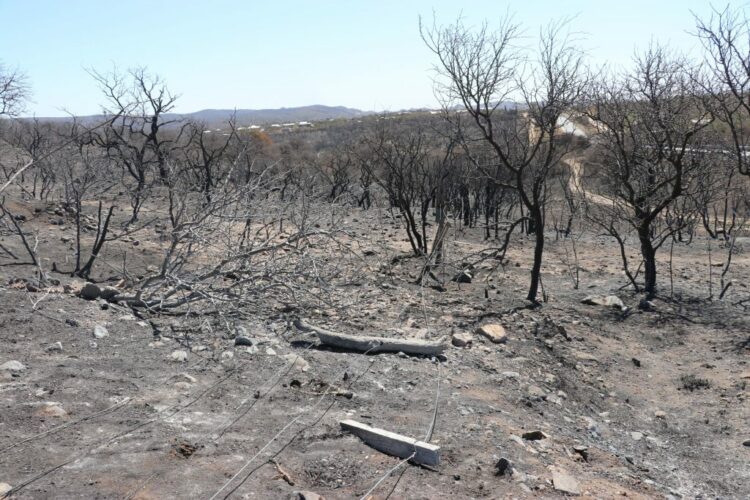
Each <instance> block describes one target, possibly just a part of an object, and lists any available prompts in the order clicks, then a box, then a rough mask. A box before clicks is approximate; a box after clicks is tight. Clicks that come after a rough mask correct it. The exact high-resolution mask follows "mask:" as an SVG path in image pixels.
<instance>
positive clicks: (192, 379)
mask: <svg viewBox="0 0 750 500" xmlns="http://www.w3.org/2000/svg"><path fill="white" fill-rule="evenodd" d="M175 378H176V379H182V381H183V382H190V383H191V384H195V383H196V382H198V379H196V378H195V377H193V376H192V375H189V374H187V373H184V372H183V373H178V374H177V375H175Z"/></svg>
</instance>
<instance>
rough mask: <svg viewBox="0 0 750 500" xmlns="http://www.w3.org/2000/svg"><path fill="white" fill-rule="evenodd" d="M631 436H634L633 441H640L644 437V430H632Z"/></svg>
mask: <svg viewBox="0 0 750 500" xmlns="http://www.w3.org/2000/svg"><path fill="white" fill-rule="evenodd" d="M630 437H631V438H633V441H640V440H641V439H643V433H642V432H631V433H630Z"/></svg>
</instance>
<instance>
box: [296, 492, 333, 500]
mask: <svg viewBox="0 0 750 500" xmlns="http://www.w3.org/2000/svg"><path fill="white" fill-rule="evenodd" d="M289 499H290V500H326V499H325V497H323V496H320V495H318V494H317V493H315V492H314V491H295V492H294V493H292V494H291V496H290V497H289Z"/></svg>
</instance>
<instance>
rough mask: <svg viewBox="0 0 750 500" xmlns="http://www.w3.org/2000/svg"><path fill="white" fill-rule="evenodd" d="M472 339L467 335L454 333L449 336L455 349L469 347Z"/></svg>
mask: <svg viewBox="0 0 750 500" xmlns="http://www.w3.org/2000/svg"><path fill="white" fill-rule="evenodd" d="M471 341H472V337H471V334H469V333H454V334H453V335H452V336H451V343H452V344H453V345H454V346H455V347H467V346H470V345H471Z"/></svg>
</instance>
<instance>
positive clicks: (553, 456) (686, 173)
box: [0, 10, 750, 499]
mask: <svg viewBox="0 0 750 500" xmlns="http://www.w3.org/2000/svg"><path fill="white" fill-rule="evenodd" d="M697 23H698V24H697V30H698V33H697V35H698V36H699V37H700V40H701V41H702V42H703V43H704V45H705V57H706V61H704V63H705V64H702V65H701V64H696V63H694V62H692V61H689V60H687V59H685V58H684V57H681V56H679V55H676V54H674V53H673V52H671V51H670V50H668V49H667V48H666V47H660V46H656V45H654V46H652V47H650V48H649V49H648V50H646V51H645V52H643V53H642V54H640V56H639V57H638V58H636V60H635V62H634V65H633V67H632V68H630V69H627V70H624V71H623V72H621V73H608V74H604V73H601V72H597V73H590V72H589V71H588V70H587V69H586V66H585V59H584V53H583V52H582V51H581V50H579V48H578V45H577V41H576V39H575V37H574V36H572V35H571V34H570V33H569V31H568V25H567V24H565V23H562V24H560V23H557V24H555V23H553V24H551V25H550V26H549V27H548V28H547V29H546V30H542V31H541V33H540V37H539V40H538V46H537V47H536V50H527V49H525V48H523V47H522V46H521V45H520V44H519V43H517V42H518V40H519V36H520V32H521V31H520V30H521V27H520V26H517V25H515V24H513V23H512V22H510V21H507V22H505V23H503V24H501V26H500V28H499V29H498V30H497V31H492V30H491V29H490V27H489V26H482V27H480V28H479V29H478V30H475V29H471V28H469V27H467V26H465V25H463V24H462V22H461V21H460V20H459V21H458V22H457V23H455V24H453V25H449V26H432V27H424V26H423V27H422V36H423V38H424V40H425V42H426V43H427V45H428V46H429V48H430V49H431V50H432V51H433V52H434V53H435V56H436V61H437V70H438V75H437V83H438V89H439V91H440V92H441V95H442V97H443V99H444V107H443V109H442V110H441V112H440V113H424V112H414V113H408V114H399V115H391V114H384V115H373V116H370V117H366V118H363V119H362V120H356V121H354V120H353V121H350V122H338V123H335V124H329V125H327V126H322V125H321V126H320V127H307V128H305V129H299V130H293V131H291V130H281V129H278V130H277V129H271V128H269V129H268V130H264V129H252V130H250V129H248V128H247V127H241V126H239V125H238V124H237V123H236V120H235V119H231V120H229V122H228V123H227V124H226V126H225V129H223V130H225V132H224V133H222V134H207V133H205V132H206V131H205V128H206V127H205V125H204V124H201V123H195V122H190V121H186V120H183V119H181V118H174V116H175V115H171V114H169V112H170V111H171V110H172V109H173V107H174V105H175V102H176V99H177V97H176V96H175V95H173V94H172V93H171V92H170V91H169V89H168V88H167V86H166V84H165V82H163V81H162V80H161V79H160V78H159V77H157V76H156V75H153V74H151V73H150V72H149V71H147V70H146V69H135V70H131V71H128V72H125V73H118V72H113V73H109V74H101V73H97V72H94V71H92V76H93V77H94V78H95V79H96V81H97V82H98V83H99V84H100V86H101V89H102V92H103V97H104V101H105V107H106V108H107V112H106V114H105V116H104V117H103V119H102V120H101V121H97V122H96V123H88V122H87V121H86V120H84V119H78V118H77V119H71V120H70V121H69V122H67V123H57V124H52V123H41V122H38V121H36V120H25V119H3V120H0V142H1V143H2V144H1V145H0V175H2V176H3V177H2V178H1V179H0V182H2V184H1V185H0V197H1V198H0V278H2V284H1V285H0V300H1V301H2V303H3V306H4V307H3V308H2V310H1V311H0V338H2V342H3V343H4V346H5V347H6V349H5V352H4V354H3V356H2V358H0V365H1V366H0V377H2V378H0V394H1V395H2V398H3V400H2V401H3V402H2V404H3V405H4V406H3V408H2V412H3V415H4V419H3V422H2V423H1V424H0V438H2V441H0V449H1V450H2V451H3V453H2V456H0V464H2V466H1V467H0V470H2V472H0V487H2V488H5V490H2V489H0V495H2V494H6V495H7V496H18V497H24V496H26V497H34V498H42V497H49V496H51V495H58V496H59V495H62V496H70V497H81V496H95V495H99V496H103V497H118V498H155V497H158V498H164V497H172V498H211V499H213V498H228V497H231V496H235V495H236V496H240V495H250V494H256V495H259V496H262V497H282V496H288V495H296V496H295V497H294V498H316V495H317V494H318V493H320V494H321V495H325V496H326V497H328V498H352V497H358V498H376V497H377V498H388V497H418V498H439V497H446V498H466V497H498V496H512V497H527V496H529V497H530V496H543V497H546V496H552V495H579V494H583V495H591V496H593V497H597V498H610V497H615V496H623V495H624V496H633V497H636V498H639V497H641V498H651V497H654V496H666V497H670V496H671V497H679V496H683V497H699V496H708V495H711V496H724V497H737V498H741V497H745V496H747V495H748V494H750V491H748V486H747V485H748V484H750V478H749V477H748V471H747V468H746V467H745V465H746V463H747V453H748V449H749V448H748V441H747V439H748V436H746V435H745V434H743V433H746V420H747V414H748V401H747V380H748V377H750V374H749V373H748V371H747V355H748V353H749V352H750V351H749V349H750V336H748V334H747V332H748V329H749V328H750V325H748V321H747V309H748V307H749V306H750V290H749V289H748V285H747V283H748V279H750V266H748V264H749V263H748V254H747V247H748V245H750V235H748V233H747V231H748V227H747V220H748V216H749V215H750V212H749V210H750V199H748V192H749V191H748V180H749V179H750V178H749V177H748V168H747V155H746V153H747V149H746V141H747V136H748V134H747V131H746V130H745V128H744V127H746V124H747V122H748V120H750V116H749V114H750V106H748V102H750V101H748V99H750V94H748V88H747V81H748V78H749V77H750V74H748V73H747V68H748V67H750V65H748V64H746V62H747V61H748V60H750V52H749V49H748V47H746V46H745V45H743V44H744V43H745V42H746V40H745V38H744V37H741V36H738V35H737V33H738V32H739V33H743V34H746V33H747V29H748V27H747V22H746V21H744V18H741V17H740V16H739V15H738V14H737V13H736V12H733V11H731V10H725V11H720V12H716V13H715V15H714V17H713V18H712V19H708V20H698V21H697ZM3 82H5V86H4V87H3ZM0 97H1V98H2V99H0V104H1V106H0V114H3V115H9V116H13V115H16V114H17V113H18V111H19V110H20V109H21V106H22V104H23V100H24V98H25V97H26V83H25V79H24V78H23V77H22V75H20V73H13V72H8V71H7V70H6V69H4V68H3V67H1V66H0ZM342 427H343V430H342ZM350 432H354V433H355V434H356V435H358V436H360V437H361V438H362V440H363V441H364V442H360V441H359V440H358V439H355V438H354V437H352V436H350V435H349V434H350ZM376 450H379V451H376ZM380 452H384V453H380ZM313 491H315V493H313ZM371 495H372V496H371Z"/></svg>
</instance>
